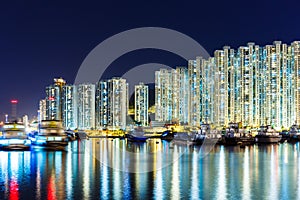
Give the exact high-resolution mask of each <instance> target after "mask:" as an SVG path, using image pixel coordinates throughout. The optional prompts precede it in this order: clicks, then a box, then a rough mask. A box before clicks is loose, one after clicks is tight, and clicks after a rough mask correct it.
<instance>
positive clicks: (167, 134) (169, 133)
mask: <svg viewBox="0 0 300 200" xmlns="http://www.w3.org/2000/svg"><path fill="white" fill-rule="evenodd" d="M161 139H162V140H167V141H171V140H173V139H174V133H173V131H172V130H166V131H164V132H163V133H162V134H161Z"/></svg>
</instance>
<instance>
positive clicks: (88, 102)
mask: <svg viewBox="0 0 300 200" xmlns="http://www.w3.org/2000/svg"><path fill="white" fill-rule="evenodd" d="M77 108H78V110H77V116H78V128H79V129H94V128H95V85H94V84H90V83H85V84H80V85H78V86H77Z"/></svg>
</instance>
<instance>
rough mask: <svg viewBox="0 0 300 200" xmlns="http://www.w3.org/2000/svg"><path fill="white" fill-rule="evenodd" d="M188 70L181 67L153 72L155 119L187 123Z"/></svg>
mask: <svg viewBox="0 0 300 200" xmlns="http://www.w3.org/2000/svg"><path fill="white" fill-rule="evenodd" d="M188 86H189V82H188V70H187V69H186V68H183V67H177V68H176V69H171V70H167V69H161V70H160V71H156V72H155V107H156V108H155V109H156V111H155V119H156V120H158V121H166V122H170V121H175V122H179V123H187V122H188V120H189V118H188V117H189V116H188V109H189V107H188V100H189V99H188V97H189V96H188V94H189V90H188Z"/></svg>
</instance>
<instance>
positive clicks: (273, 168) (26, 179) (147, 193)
mask: <svg viewBox="0 0 300 200" xmlns="http://www.w3.org/2000/svg"><path fill="white" fill-rule="evenodd" d="M201 148H202V147H201V146H192V145H187V144H180V143H173V142H172V141H171V142H167V141H161V140H160V139H150V140H148V141H147V142H145V143H140V144H138V143H132V142H129V141H127V140H126V139H125V140H120V139H106V138H103V139H90V140H81V141H80V140H79V141H73V142H70V143H69V145H68V146H67V147H66V149H65V150H45V149H37V148H35V149H31V150H29V151H0V199H11V200H17V199H43V200H44V199H47V200H55V199H57V200H59V199H142V198H147V199H149V198H151V199H272V200H273V199H300V170H299V169H300V145H299V143H296V144H289V143H282V144H268V145H257V144H256V145H252V146H246V147H245V148H240V146H222V145H215V146H213V147H212V148H211V149H209V152H208V151H207V152H206V153H205V154H204V153H203V152H204V151H203V149H201Z"/></svg>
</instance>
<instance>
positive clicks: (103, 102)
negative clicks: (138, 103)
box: [96, 78, 128, 129]
mask: <svg viewBox="0 0 300 200" xmlns="http://www.w3.org/2000/svg"><path fill="white" fill-rule="evenodd" d="M96 85H97V88H96V128H97V129H101V128H103V127H113V128H121V129H125V128H126V117H127V113H128V84H127V83H126V80H125V79H123V78H112V79H109V80H106V81H100V82H98V83H97V84H96Z"/></svg>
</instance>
